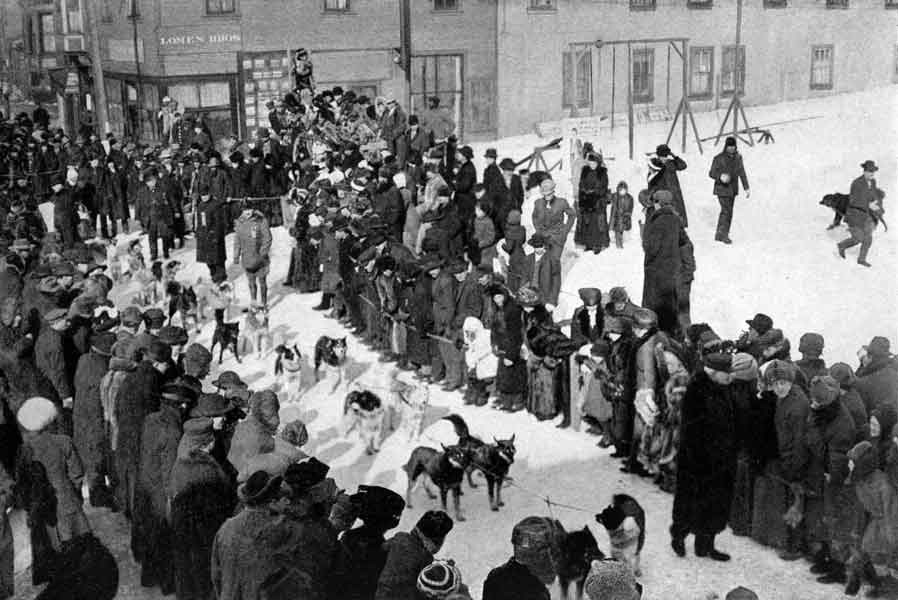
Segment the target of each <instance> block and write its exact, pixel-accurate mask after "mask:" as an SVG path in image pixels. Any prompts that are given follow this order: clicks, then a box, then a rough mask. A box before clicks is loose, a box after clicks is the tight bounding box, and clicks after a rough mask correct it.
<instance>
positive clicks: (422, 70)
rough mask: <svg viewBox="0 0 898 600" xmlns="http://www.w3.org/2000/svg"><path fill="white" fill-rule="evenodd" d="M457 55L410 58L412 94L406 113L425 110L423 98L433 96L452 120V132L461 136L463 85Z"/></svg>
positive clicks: (459, 55)
mask: <svg viewBox="0 0 898 600" xmlns="http://www.w3.org/2000/svg"><path fill="white" fill-rule="evenodd" d="M462 61H463V57H462V55H461V54H430V55H426V56H413V57H412V66H411V68H412V97H411V111H410V114H415V113H420V112H421V111H424V110H426V109H427V99H428V98H429V97H431V96H436V97H437V98H439V99H440V108H442V109H445V110H448V111H449V114H450V115H451V116H452V118H453V119H454V120H455V135H457V136H458V137H461V136H462V130H463V127H462V124H463V123H464V120H463V118H464V110H463V106H464V105H463V101H464V85H463V84H462V81H463V80H462Z"/></svg>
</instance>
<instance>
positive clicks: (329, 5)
mask: <svg viewBox="0 0 898 600" xmlns="http://www.w3.org/2000/svg"><path fill="white" fill-rule="evenodd" d="M348 11H349V0H324V12H348Z"/></svg>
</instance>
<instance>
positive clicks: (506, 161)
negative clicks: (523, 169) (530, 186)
mask: <svg viewBox="0 0 898 600" xmlns="http://www.w3.org/2000/svg"><path fill="white" fill-rule="evenodd" d="M516 166H517V165H515V164H514V161H513V160H511V159H510V158H503V159H502V162H500V163H499V168H500V169H502V170H503V171H514V168H515V167H516Z"/></svg>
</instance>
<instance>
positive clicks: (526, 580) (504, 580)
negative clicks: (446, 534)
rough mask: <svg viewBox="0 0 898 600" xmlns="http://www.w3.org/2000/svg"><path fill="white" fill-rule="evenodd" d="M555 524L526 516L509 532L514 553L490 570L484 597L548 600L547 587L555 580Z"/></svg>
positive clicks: (485, 582) (540, 518)
mask: <svg viewBox="0 0 898 600" xmlns="http://www.w3.org/2000/svg"><path fill="white" fill-rule="evenodd" d="M556 535H557V531H556V530H555V525H554V524H553V523H552V522H551V521H550V520H549V519H547V518H544V517H527V518H526V519H524V520H522V521H520V522H518V523H517V524H516V525H515V526H514V529H513V530H512V532H511V544H512V546H513V548H514V555H513V556H512V557H511V558H510V559H508V562H506V563H505V564H504V565H501V566H499V567H496V568H495V569H493V570H492V571H490V573H489V575H487V577H486V581H484V582H483V595H482V598H483V600H549V590H548V589H546V586H548V585H550V584H551V583H552V582H553V581H554V580H555V575H556V572H555V564H554V560H553V557H554V556H558V555H559V554H557V553H558V552H559V549H558V548H557V545H556V543H555V541H554V538H555V536H556Z"/></svg>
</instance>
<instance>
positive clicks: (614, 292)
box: [608, 287, 630, 303]
mask: <svg viewBox="0 0 898 600" xmlns="http://www.w3.org/2000/svg"><path fill="white" fill-rule="evenodd" d="M608 294H609V296H610V300H611V302H615V303H617V302H628V301H629V300H630V295H629V294H627V290H626V289H624V288H622V287H613V288H611V291H610V292H608Z"/></svg>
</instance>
